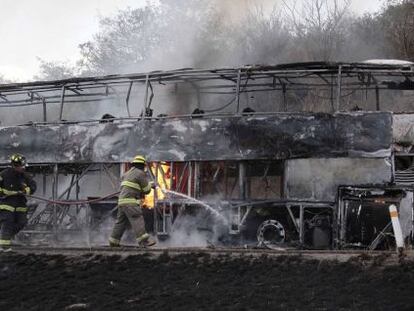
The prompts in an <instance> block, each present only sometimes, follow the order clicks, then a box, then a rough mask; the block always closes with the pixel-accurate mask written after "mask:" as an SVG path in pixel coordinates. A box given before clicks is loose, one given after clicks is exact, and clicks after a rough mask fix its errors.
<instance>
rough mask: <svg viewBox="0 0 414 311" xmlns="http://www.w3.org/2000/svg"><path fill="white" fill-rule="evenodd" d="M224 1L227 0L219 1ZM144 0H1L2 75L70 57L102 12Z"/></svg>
mask: <svg viewBox="0 0 414 311" xmlns="http://www.w3.org/2000/svg"><path fill="white" fill-rule="evenodd" d="M222 1H226V0H222ZM351 1H352V3H351V9H352V10H354V11H355V12H358V13H361V14H362V13H363V12H373V11H377V10H378V9H379V8H380V7H381V4H382V2H383V0H351ZM146 2H147V1H146V0H0V12H1V16H0V40H1V41H0V46H1V48H0V74H2V75H4V76H5V77H6V78H9V79H12V80H18V81H24V80H28V79H31V78H32V77H33V76H34V75H35V74H37V73H38V69H39V68H38V65H39V61H38V58H42V59H44V60H47V61H49V60H50V61H67V62H74V61H75V60H76V59H77V58H78V57H79V49H78V45H79V44H80V43H83V42H85V41H87V40H89V39H91V37H92V35H93V34H94V33H96V32H97V30H98V21H99V17H100V16H108V15H114V14H115V13H116V12H117V11H118V10H121V9H125V8H127V7H131V8H136V7H140V6H143V5H145V3H146ZM275 2H277V0H275Z"/></svg>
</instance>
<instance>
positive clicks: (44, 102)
mask: <svg viewBox="0 0 414 311" xmlns="http://www.w3.org/2000/svg"><path fill="white" fill-rule="evenodd" d="M42 103H43V122H47V110H46V99H44V98H42Z"/></svg>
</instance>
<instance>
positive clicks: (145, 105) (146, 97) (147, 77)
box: [144, 75, 149, 113]
mask: <svg viewBox="0 0 414 311" xmlns="http://www.w3.org/2000/svg"><path fill="white" fill-rule="evenodd" d="M148 87H149V75H147V76H146V78H145V97H144V113H145V110H146V109H147V103H148Z"/></svg>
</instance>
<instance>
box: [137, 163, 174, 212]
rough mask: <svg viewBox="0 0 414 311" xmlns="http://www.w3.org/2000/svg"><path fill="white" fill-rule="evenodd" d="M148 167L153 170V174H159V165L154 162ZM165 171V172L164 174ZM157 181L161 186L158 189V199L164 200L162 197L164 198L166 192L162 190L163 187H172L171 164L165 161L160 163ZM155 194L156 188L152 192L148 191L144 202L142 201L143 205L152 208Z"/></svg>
mask: <svg viewBox="0 0 414 311" xmlns="http://www.w3.org/2000/svg"><path fill="white" fill-rule="evenodd" d="M148 168H149V169H150V170H151V172H152V175H153V176H157V174H156V169H157V166H156V165H155V164H154V163H152V164H150V165H148ZM163 172H164V174H163ZM157 183H158V186H159V187H158V188H157V189H156V190H157V199H158V200H162V199H164V197H165V194H164V192H162V190H161V189H162V188H163V189H170V188H171V171H170V166H169V165H167V164H165V163H162V164H159V167H158V177H157ZM154 194H155V191H154V189H152V190H151V192H150V193H148V194H147V195H146V196H145V199H144V200H143V203H142V205H143V206H144V207H146V208H150V209H151V208H154Z"/></svg>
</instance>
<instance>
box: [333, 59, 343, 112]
mask: <svg viewBox="0 0 414 311" xmlns="http://www.w3.org/2000/svg"><path fill="white" fill-rule="evenodd" d="M341 79H342V66H339V68H338V87H337V93H336V109H335V111H334V112H338V111H339V108H340V104H341V88H342V81H341Z"/></svg>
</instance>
